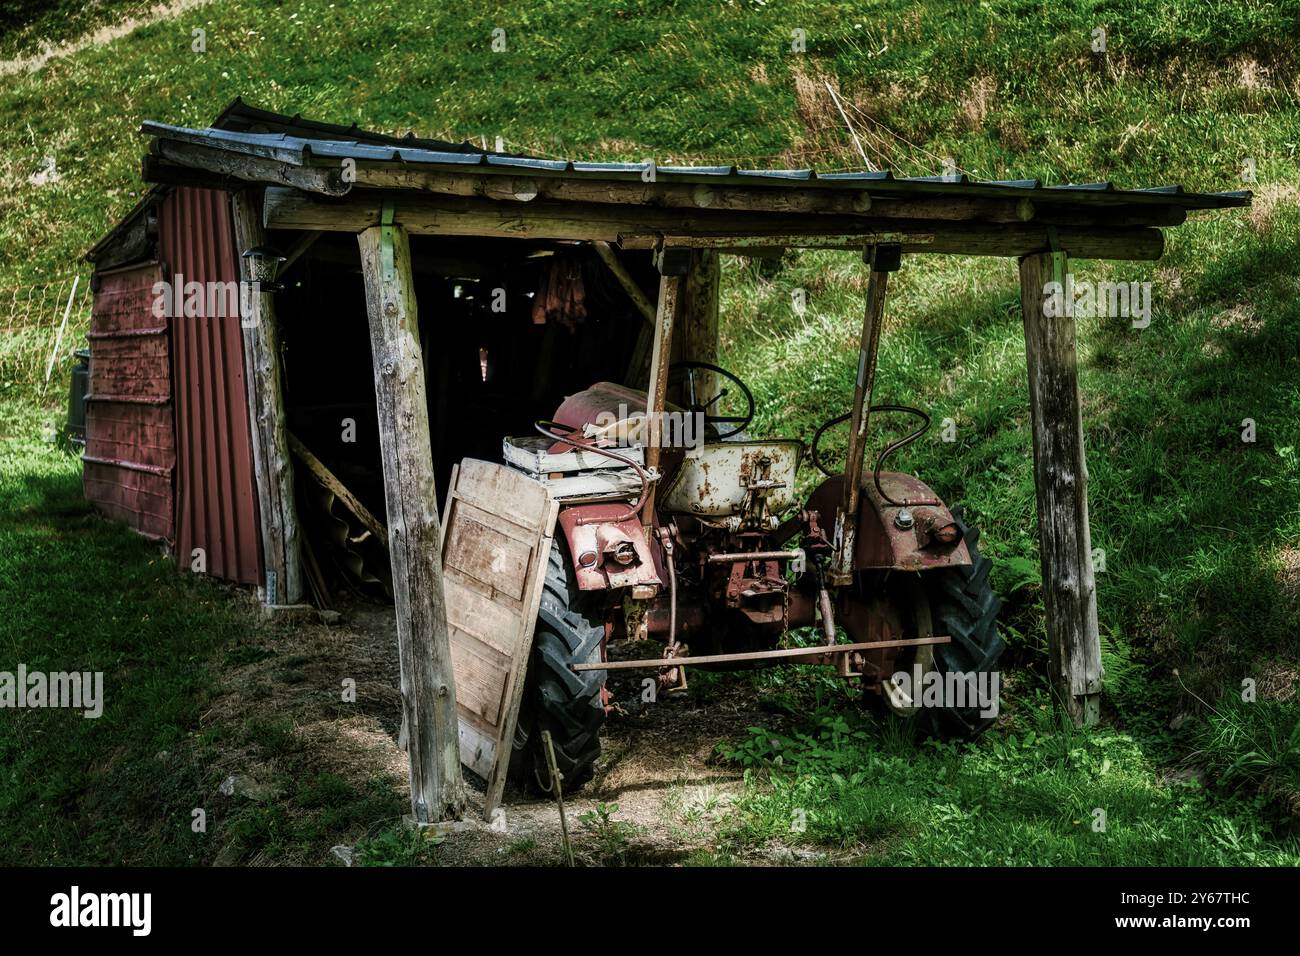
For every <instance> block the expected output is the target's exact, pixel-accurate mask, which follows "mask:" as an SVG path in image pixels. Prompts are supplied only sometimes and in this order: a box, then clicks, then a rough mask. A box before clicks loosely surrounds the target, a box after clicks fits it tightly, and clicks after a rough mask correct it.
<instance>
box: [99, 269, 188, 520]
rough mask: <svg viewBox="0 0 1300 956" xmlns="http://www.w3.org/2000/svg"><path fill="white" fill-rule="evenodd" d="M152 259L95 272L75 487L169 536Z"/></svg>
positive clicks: (169, 422)
mask: <svg viewBox="0 0 1300 956" xmlns="http://www.w3.org/2000/svg"><path fill="white" fill-rule="evenodd" d="M160 276H161V269H160V268H159V266H158V264H157V263H145V264H143V265H141V266H139V267H137V268H133V269H128V270H122V271H114V272H112V273H110V274H108V275H102V276H100V277H99V288H98V290H97V291H96V292H95V300H94V305H93V308H92V310H91V326H90V332H89V333H88V335H87V337H88V338H89V339H90V349H91V351H90V387H89V388H90V390H89V394H88V395H87V398H86V448H85V453H84V454H83V455H82V459H83V461H84V462H85V466H84V471H83V475H82V487H83V488H84V490H85V495H86V498H87V499H88V500H89V501H92V502H94V504H95V506H96V507H97V508H98V509H99V510H100V511H102V512H103V513H104V514H106V515H108V516H110V517H112V518H116V519H118V520H120V521H123V522H125V523H126V524H128V525H130V526H131V527H133V528H135V529H136V530H137V531H139V532H141V533H142V534H146V535H148V536H150V537H154V538H159V539H162V540H164V541H172V540H173V539H174V533H175V525H174V522H173V514H174V507H173V496H172V471H173V467H174V466H175V463H176V442H175V434H174V425H173V415H172V406H171V362H170V357H169V355H168V337H167V326H166V321H165V320H160V319H157V318H155V317H154V316H153V308H152V306H153V286H154V283H155V282H157V281H158V279H159V277H160Z"/></svg>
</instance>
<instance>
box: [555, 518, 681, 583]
mask: <svg viewBox="0 0 1300 956" xmlns="http://www.w3.org/2000/svg"><path fill="white" fill-rule="evenodd" d="M626 515H627V506H626V505H624V504H619V503H615V504H595V505H576V506H574V507H572V508H565V509H564V510H563V511H562V512H560V530H561V531H562V532H563V534H564V538H565V541H567V542H568V545H569V555H570V556H571V557H572V558H573V567H574V571H575V572H576V575H577V578H578V587H579V589H581V590H583V591H603V590H605V589H607V588H622V587H632V586H635V585H638V584H662V583H663V582H662V581H661V580H660V579H659V574H658V572H657V571H656V570H655V562H654V556H653V555H652V554H651V552H650V546H649V544H648V543H647V541H646V536H645V529H644V528H642V526H641V523H640V521H638V520H637V519H636V518H635V517H626ZM620 518H621V519H622V520H618V519H620ZM623 545H630V546H631V552H632V553H631V555H628V554H627V552H626V550H624V549H623V548H622V546H623ZM611 549H613V550H611ZM617 554H621V555H622V556H625V557H627V558H628V560H627V563H623V562H622V561H619V560H615V555H617Z"/></svg>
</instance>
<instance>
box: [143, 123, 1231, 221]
mask: <svg viewBox="0 0 1300 956" xmlns="http://www.w3.org/2000/svg"><path fill="white" fill-rule="evenodd" d="M247 109H248V108H247V107H245V110H247ZM229 112H230V110H229V109H228V110H227V113H229ZM237 115H238V114H237ZM242 115H248V114H247V113H246V112H245V113H244V114H242ZM257 115H261V116H268V117H273V118H275V120H276V121H277V123H276V125H277V127H278V128H277V129H276V130H266V131H252V125H251V124H243V123H240V124H236V125H240V126H244V128H242V129H231V128H228V127H229V126H231V125H232V124H231V123H230V122H229V121H228V120H227V121H226V122H224V123H222V124H221V125H216V124H214V125H213V126H211V127H208V128H207V129H193V128H189V127H183V126H172V125H169V124H167V123H159V122H154V121H152V120H146V121H145V122H144V123H143V124H142V125H141V128H140V131H141V132H142V133H145V134H148V135H151V136H154V137H156V138H157V139H161V140H171V141H175V142H181V143H189V144H193V145H199V146H206V147H210V148H213V149H218V150H222V151H226V152H232V153H240V154H244V155H249V156H261V157H266V158H270V159H274V160H277V161H280V162H287V163H291V164H294V165H297V166H312V165H322V164H323V163H334V164H337V163H339V162H340V161H342V160H344V159H353V160H356V161H357V162H366V163H378V164H391V165H398V166H418V167H424V168H428V169H438V170H443V171H447V172H461V173H467V172H473V173H478V174H482V173H489V174H490V173H514V174H519V173H527V174H529V175H536V176H562V177H571V178H574V179H586V180H593V181H596V180H643V178H644V177H645V175H646V174H647V173H648V172H649V171H650V169H651V168H653V169H654V176H655V181H656V182H665V183H691V184H707V185H717V186H740V187H750V186H770V187H773V188H781V187H793V186H800V187H818V188H828V189H842V190H858V191H862V190H867V191H869V192H871V193H874V194H879V195H882V196H886V195H887V196H900V197H911V196H915V197H918V198H919V197H927V198H931V197H932V198H940V197H950V198H958V197H989V198H1011V199H1031V200H1039V201H1044V202H1051V203H1060V202H1067V203H1069V204H1071V205H1075V204H1078V205H1087V206H1092V205H1100V206H1107V207H1111V208H1114V207H1121V206H1126V205H1138V204H1141V205H1159V206H1173V207H1180V208H1182V209H1186V210H1198V209H1225V208H1230V207H1234V206H1245V205H1249V203H1250V198H1251V194H1250V192H1248V191H1244V190H1243V191H1229V192H1214V193H1194V192H1186V191H1184V189H1183V187H1182V186H1178V185H1163V186H1150V187H1145V188H1139V189H1119V188H1116V187H1115V185H1114V184H1113V183H1110V182H1094V183H1063V184H1059V185H1044V184H1043V183H1042V182H1041V181H1039V180H1037V179H1014V180H977V179H972V178H971V177H969V176H967V175H965V174H956V175H953V176H902V177H900V176H895V175H894V174H893V173H891V172H889V171H888V170H885V171H875V170H861V171H850V172H820V173H819V172H817V171H816V170H814V169H745V168H742V167H739V166H733V165H716V166H677V165H664V166H658V165H654V164H653V163H651V162H640V163H625V162H586V161H580V160H559V159H543V158H538V157H533V156H525V155H520V154H515V153H497V152H491V151H487V150H481V149H478V148H476V147H474V146H472V145H471V144H469V143H461V144H451V143H445V142H441V141H436V140H419V139H415V138H414V137H411V138H408V139H406V140H403V139H399V138H397V137H390V136H384V135H383V134H374V133H365V132H364V131H361V130H358V129H357V128H356V127H351V128H348V127H340V126H330V125H327V124H318V123H310V121H305V120H302V119H300V118H299V117H296V116H295V117H279V116H278V115H277V114H269V113H265V112H264V111H257ZM224 116H226V114H223V117H224ZM290 130H291V131H292V132H290ZM336 134H339V135H336Z"/></svg>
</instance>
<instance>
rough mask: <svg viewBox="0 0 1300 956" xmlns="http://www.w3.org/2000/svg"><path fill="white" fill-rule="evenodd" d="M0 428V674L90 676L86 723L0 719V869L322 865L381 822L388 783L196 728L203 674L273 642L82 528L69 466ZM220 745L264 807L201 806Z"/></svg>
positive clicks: (30, 436)
mask: <svg viewBox="0 0 1300 956" xmlns="http://www.w3.org/2000/svg"><path fill="white" fill-rule="evenodd" d="M0 421H3V423H4V424H3V427H0V608H3V623H0V671H6V672H9V673H13V672H14V671H16V670H17V667H18V664H19V663H22V664H25V665H26V667H27V670H28V672H34V671H46V672H48V671H72V670H77V671H91V672H95V671H100V672H102V673H103V675H104V676H103V682H104V684H103V687H104V691H103V696H104V700H103V714H102V716H100V717H98V718H94V719H87V718H85V717H83V716H82V713H81V711H71V710H62V709H45V710H4V711H0V768H3V769H0V865H8V866H14V865H33V864H40V865H72V864H96V865H99V864H108V865H167V866H175V865H192V864H207V863H211V862H213V861H214V860H217V859H221V860H222V861H223V862H247V861H249V860H251V859H254V858H256V857H257V856H258V855H259V854H261V855H262V856H263V857H264V858H267V857H269V858H274V859H279V860H281V861H283V862H295V861H297V862H310V863H322V862H325V854H326V853H327V852H328V850H329V847H330V846H331V845H333V844H335V843H340V842H342V843H350V842H352V841H353V840H355V839H356V838H357V837H360V836H363V835H365V834H368V833H372V832H374V831H376V830H377V829H379V828H382V827H384V826H386V825H388V824H389V823H391V822H392V821H394V820H396V819H397V817H398V816H399V815H400V814H401V812H402V810H403V808H404V806H405V801H404V800H403V799H402V796H401V794H400V792H399V791H398V790H397V789H395V788H394V787H393V786H392V783H391V781H388V780H386V779H379V778H376V779H374V780H371V781H369V783H368V784H366V785H363V786H357V785H355V784H353V783H350V782H348V781H345V780H344V779H342V778H340V777H338V776H337V775H334V774H331V773H327V772H322V771H321V770H320V769H319V768H318V767H317V766H316V765H315V764H314V763H313V761H312V759H311V755H310V754H309V753H308V752H307V749H306V748H305V747H304V745H303V744H302V742H301V741H300V740H299V739H298V738H297V736H296V735H295V734H294V732H293V726H292V725H291V724H290V723H289V722H288V721H275V722H266V721H258V720H254V721H250V722H248V724H247V725H245V726H243V727H231V726H224V725H212V724H210V723H209V724H204V723H203V722H201V720H200V715H202V714H203V713H204V711H205V710H206V709H207V708H208V706H209V705H210V703H211V701H212V699H213V695H214V693H215V692H216V690H217V687H218V681H219V677H220V669H221V667H222V666H223V665H229V664H230V663H232V660H233V662H234V663H239V662H241V653H240V651H239V649H240V648H245V647H248V646H250V645H249V644H246V643H244V642H246V641H248V640H249V639H250V638H251V639H252V640H253V641H254V643H253V644H252V645H251V646H255V647H260V646H261V645H260V643H258V642H260V641H266V640H272V639H273V638H274V636H275V635H274V634H268V633H267V629H266V627H265V626H264V625H260V624H258V623H257V622H256V621H255V620H254V618H253V615H252V611H251V605H250V603H249V602H248V601H246V600H232V593H231V591H232V589H231V588H229V587H228V586H225V585H222V584H220V583H218V582H214V581H212V580H210V579H206V578H203V577H201V576H197V575H188V574H187V575H181V574H178V573H177V571H176V567H175V565H174V564H173V562H172V561H171V560H170V559H168V558H165V557H164V556H163V555H162V553H161V551H160V549H159V547H158V546H157V545H154V544H151V543H150V542H148V541H146V540H145V539H143V538H141V537H139V536H138V535H136V534H134V533H132V532H130V531H128V530H126V529H125V528H124V527H122V526H121V525H117V524H114V523H112V522H109V521H107V520H105V519H104V518H102V517H101V516H99V515H97V514H95V513H94V512H93V510H92V509H91V508H90V506H89V505H88V504H87V503H86V501H85V500H84V498H83V497H82V493H81V467H80V462H79V461H78V460H77V458H76V457H75V455H74V454H73V453H72V452H71V451H69V450H68V449H67V448H64V447H60V446H58V445H55V444H50V443H48V442H46V441H45V440H44V439H43V438H42V436H41V431H42V427H43V422H42V416H40V415H38V414H36V413H35V412H34V411H33V410H32V409H30V408H27V407H22V406H17V405H15V404H14V403H12V402H4V403H0ZM226 648H229V649H231V650H230V653H228V654H223V649H226ZM289 660H290V661H291V660H292V658H289ZM235 748H238V752H240V753H243V754H246V755H247V757H248V760H249V761H250V762H253V761H258V762H261V761H265V762H268V763H270V764H272V765H273V766H274V767H275V768H276V773H275V776H274V779H272V780H269V781H265V782H267V783H270V784H273V785H274V786H276V787H277V788H278V789H279V790H280V791H281V792H282V799H280V800H277V801H276V802H273V803H257V802H252V801H248V800H228V799H226V798H223V797H221V796H220V795H219V794H218V786H219V784H220V783H221V776H220V774H219V773H217V771H216V770H215V769H214V760H215V758H216V757H217V756H218V755H219V754H220V753H222V752H223V751H230V750H232V749H235ZM195 809H202V810H204V811H205V812H206V817H207V830H206V832H198V833H196V832H194V829H193V827H192V821H193V819H194V817H193V811H194V810H195Z"/></svg>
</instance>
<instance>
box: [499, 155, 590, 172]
mask: <svg viewBox="0 0 1300 956" xmlns="http://www.w3.org/2000/svg"><path fill="white" fill-rule="evenodd" d="M485 156H486V159H487V163H488V165H489V166H519V167H522V168H524V169H549V170H551V171H552V172H557V173H563V172H567V171H569V170H571V169H573V165H572V164H571V163H570V162H569V161H568V160H565V159H528V158H527V157H524V156H501V155H498V154H496V153H487V154H485Z"/></svg>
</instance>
